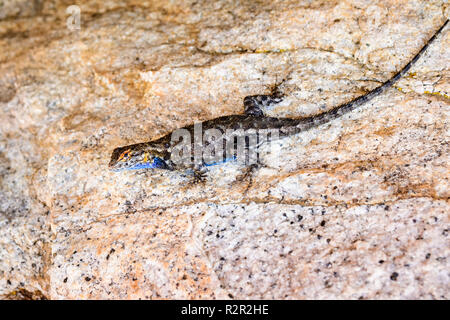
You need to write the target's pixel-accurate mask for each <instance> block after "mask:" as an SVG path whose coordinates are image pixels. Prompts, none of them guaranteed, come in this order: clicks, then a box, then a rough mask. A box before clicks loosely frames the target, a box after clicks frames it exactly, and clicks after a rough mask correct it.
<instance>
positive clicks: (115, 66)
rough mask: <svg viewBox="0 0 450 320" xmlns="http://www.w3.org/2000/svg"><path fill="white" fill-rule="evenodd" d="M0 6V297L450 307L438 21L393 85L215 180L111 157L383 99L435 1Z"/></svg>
mask: <svg viewBox="0 0 450 320" xmlns="http://www.w3.org/2000/svg"><path fill="white" fill-rule="evenodd" d="M70 5H71V3H69V2H67V1H45V2H44V1H32V2H29V1H22V0H16V1H14V0H9V1H2V2H0V47H1V48H2V50H0V109H1V112H0V296H2V297H3V298H49V299H140V298H142V299H174V298H177V299H229V298H231V299H233V298H236V299H246V298H254V299H342V298H349V299H360V298H362V299H382V298H383V299H399V298H404V299H449V285H450V279H449V270H450V268H449V254H450V243H449V237H448V232H449V222H450V221H449V214H448V213H449V209H450V205H449V201H448V199H449V195H450V191H449V190H450V188H449V172H450V170H449V166H448V163H449V154H450V153H449V132H450V131H449V127H448V113H449V101H450V100H449V95H450V93H449V91H450V85H449V77H450V72H449V67H450V54H449V51H448V47H449V42H450V33H449V31H448V30H449V28H448V27H447V28H446V29H445V30H444V31H443V33H442V34H441V35H440V36H439V38H438V39H437V40H436V41H435V42H434V43H433V44H432V45H431V46H430V48H429V49H428V50H427V52H426V54H425V55H423V57H422V58H421V59H420V60H419V61H418V62H417V63H416V64H415V65H414V67H413V68H412V69H411V70H410V72H409V73H408V74H407V75H406V76H405V77H404V78H403V79H401V80H400V81H399V82H398V83H397V84H396V85H395V86H394V88H391V89H389V90H388V91H387V92H385V93H383V94H382V95H380V96H378V97H377V98H375V99H374V100H372V101H370V102H369V103H367V104H365V105H364V106H362V107H361V108H359V109H357V110H355V111H354V112H352V113H350V114H348V115H346V116H344V117H342V118H341V119H337V120H335V121H332V122H331V123H329V124H326V125H323V126H321V127H319V128H316V129H313V130H310V131H308V132H305V133H301V134H298V135H295V136H292V137H290V138H286V139H283V140H280V141H279V142H277V143H275V144H271V145H268V146H265V148H264V149H263V152H262V153H261V161H262V166H261V167H259V168H257V169H256V170H254V171H252V172H250V174H245V173H246V171H245V168H243V167H242V166H241V165H239V164H236V163H232V162H230V163H226V164H224V165H220V166H215V167H211V169H210V172H209V173H208V175H207V177H206V181H205V182H204V183H200V184H192V180H191V177H190V176H189V175H186V174H183V173H179V172H164V171H157V170H156V171H151V170H149V171H143V172H139V171H128V172H118V173H115V172H111V171H109V170H108V169H107V165H108V162H109V157H110V154H111V151H112V150H113V149H114V148H116V147H118V146H122V145H126V144H132V143H138V142H144V141H149V140H151V139H154V138H157V137H159V136H161V135H163V134H166V133H168V132H170V131H172V130H174V129H176V128H179V127H182V126H183V125H187V124H191V123H193V122H195V121H202V120H207V119H212V118H215V117H218V116H222V115H228V114H235V113H241V112H242V111H243V105H242V100H243V98H244V97H245V96H247V95H252V94H263V93H268V92H270V90H271V88H273V87H274V86H275V85H276V84H277V83H281V85H280V89H281V90H282V91H283V92H284V93H285V94H286V99H285V100H284V101H283V102H282V103H280V104H278V105H276V106H274V107H273V108H270V109H267V110H264V112H265V113H266V114H267V115H270V116H284V117H304V116H309V115H313V114H317V113H320V112H323V111H325V110H328V109H330V108H332V107H334V106H336V105H339V104H341V103H344V102H346V101H349V100H351V99H353V98H355V97H358V96H360V95H362V94H364V93H366V92H368V91H369V90H371V89H373V88H375V87H377V86H379V85H380V84H381V83H382V82H383V81H386V80H387V79H389V78H390V77H392V76H393V75H394V74H395V72H396V71H398V70H399V69H400V68H401V67H402V66H404V65H405V64H406V63H408V62H409V61H410V59H411V58H412V57H413V56H414V55H415V54H416V53H417V51H418V50H420V48H421V47H422V46H423V45H424V43H425V42H426V41H427V40H428V39H429V38H430V37H431V36H432V35H433V34H434V32H435V31H436V30H437V29H438V28H439V27H440V25H442V23H443V22H444V21H445V19H446V17H448V10H449V9H448V4H447V3H446V1H427V2H424V1H418V0H417V1H416V0H408V1H407V0H383V1H378V2H377V3H376V4H374V3H373V1H365V0H353V1H350V0H342V1H325V0H323V1H322V0H317V1H258V2H253V1H232V0H230V1H218V2H212V1H187V0H186V1H182V0H179V1H170V2H167V1H157V0H155V1H134V0H129V1H105V2H104V1H94V0H92V1H79V2H78V6H79V7H78V8H79V12H80V18H81V19H80V23H81V24H80V28H79V29H76V28H75V29H74V28H70V27H68V24H67V19H68V18H70V15H71V14H73V13H68V12H67V11H66V10H67V8H68V7H69V6H70Z"/></svg>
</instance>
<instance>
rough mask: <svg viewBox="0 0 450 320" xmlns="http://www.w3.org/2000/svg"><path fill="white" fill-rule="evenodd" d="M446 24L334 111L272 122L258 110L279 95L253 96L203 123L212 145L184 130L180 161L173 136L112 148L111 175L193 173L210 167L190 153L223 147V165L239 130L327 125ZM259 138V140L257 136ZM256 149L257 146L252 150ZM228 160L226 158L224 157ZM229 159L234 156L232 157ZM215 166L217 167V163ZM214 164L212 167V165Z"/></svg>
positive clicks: (281, 131)
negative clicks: (213, 134) (186, 138)
mask: <svg viewBox="0 0 450 320" xmlns="http://www.w3.org/2000/svg"><path fill="white" fill-rule="evenodd" d="M447 23H448V20H446V21H445V23H444V24H443V25H442V26H441V27H440V28H439V30H438V31H437V32H436V33H435V34H434V35H433V36H432V37H431V38H430V39H429V40H428V42H427V43H426V44H425V45H424V46H423V48H422V49H421V50H420V51H419V52H418V53H417V54H416V56H415V57H414V58H413V59H412V60H411V61H410V62H409V63H408V64H407V65H406V66H404V67H403V68H402V69H401V70H400V71H399V72H397V74H395V75H394V76H393V77H392V78H391V79H389V80H387V81H386V82H384V83H383V84H382V85H381V86H379V87H377V88H375V89H374V90H372V91H370V92H369V93H367V94H365V95H363V96H360V97H358V98H356V99H354V100H352V101H350V102H348V103H345V104H343V105H340V106H338V107H335V108H333V109H331V110H329V111H326V112H324V113H321V114H318V115H314V116H311V117H306V118H302V119H291V118H273V117H265V116H264V115H263V112H262V109H263V108H264V107H267V106H270V105H272V104H275V103H279V102H280V101H282V99H283V97H282V95H281V94H279V93H274V94H271V95H256V96H247V97H245V99H244V107H245V109H244V111H245V113H244V114H243V115H230V116H223V117H219V118H216V119H212V120H207V121H204V122H202V123H201V127H202V131H203V132H205V131H207V130H208V129H219V130H220V133H221V135H220V137H219V139H216V140H215V142H214V143H213V144H211V143H202V142H200V143H199V142H196V141H195V140H194V139H193V137H194V125H190V126H187V127H185V128H182V129H185V130H187V131H186V132H189V134H190V136H191V138H192V141H191V153H189V154H188V156H187V158H186V159H185V160H184V161H177V162H175V161H173V160H174V159H173V158H174V157H173V152H174V150H175V148H177V147H179V143H181V142H179V141H178V140H175V141H171V140H172V134H173V132H171V133H169V134H167V135H165V136H163V137H162V138H159V139H157V140H153V141H150V142H145V143H138V144H133V145H128V146H124V147H120V148H116V149H115V150H114V151H113V153H112V156H111V161H110V163H109V167H110V169H111V170H113V171H122V170H133V169H145V168H157V169H166V170H186V169H193V170H194V171H199V170H201V169H202V168H204V167H205V166H208V165H211V163H210V164H208V163H205V162H204V161H203V160H201V158H200V161H198V162H197V163H196V162H195V161H192V160H194V150H200V152H202V151H203V150H204V148H207V147H208V146H209V147H211V146H217V145H221V146H223V147H224V148H223V155H222V154H220V156H221V158H222V159H224V160H222V161H219V162H225V161H227V160H229V159H230V158H229V154H225V152H226V150H225V146H226V143H227V142H230V141H234V139H235V136H236V132H239V131H236V130H238V129H243V130H244V131H247V130H249V129H253V130H256V131H258V130H277V131H278V137H279V138H283V137H286V136H290V135H293V134H297V133H299V132H303V131H306V130H309V129H311V128H314V127H318V126H320V125H322V124H325V123H327V122H330V121H332V120H334V119H337V118H339V117H341V116H343V115H344V114H346V113H349V112H351V111H352V110H354V109H355V108H357V107H359V106H361V105H362V104H364V103H366V102H367V101H369V100H371V99H372V98H374V97H375V96H377V95H379V94H381V93H383V92H384V91H386V90H387V89H388V88H390V87H392V85H393V84H394V83H395V82H397V81H398V80H399V79H400V78H401V77H402V76H403V75H404V74H405V73H406V72H408V70H409V69H410V68H411V66H412V65H413V64H414V63H415V62H416V61H417V60H418V59H419V58H420V57H421V56H422V54H423V53H424V52H425V50H426V49H427V48H428V46H429V45H430V44H431V43H432V42H433V41H434V39H435V38H436V37H437V36H438V35H439V34H440V32H441V31H442V30H443V29H444V27H445V26H446V25H447ZM247 132H248V131H247ZM238 135H241V136H242V135H245V134H244V133H239V134H238ZM258 137H259V136H258ZM249 146H250V144H249V143H248V142H247V143H246V145H245V147H246V150H248V149H249ZM253 147H257V146H253ZM227 156H228V157H227ZM232 156H233V157H232V158H233V159H234V158H235V156H236V153H234V154H233V155H232ZM197 159H198V158H197ZM219 162H217V163H219ZM212 164H216V163H212Z"/></svg>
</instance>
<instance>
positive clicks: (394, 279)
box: [391, 272, 398, 281]
mask: <svg viewBox="0 0 450 320" xmlns="http://www.w3.org/2000/svg"><path fill="white" fill-rule="evenodd" d="M397 278H398V273H397V272H392V274H391V280H392V281H397Z"/></svg>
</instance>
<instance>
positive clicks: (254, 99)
mask: <svg viewBox="0 0 450 320" xmlns="http://www.w3.org/2000/svg"><path fill="white" fill-rule="evenodd" d="M282 100H283V97H282V96H281V95H280V94H278V93H276V94H272V95H265V94H263V95H255V96H247V97H245V98H244V113H245V114H246V115H249V116H254V117H264V112H263V109H265V108H267V107H269V106H271V105H273V104H277V103H279V102H281V101H282Z"/></svg>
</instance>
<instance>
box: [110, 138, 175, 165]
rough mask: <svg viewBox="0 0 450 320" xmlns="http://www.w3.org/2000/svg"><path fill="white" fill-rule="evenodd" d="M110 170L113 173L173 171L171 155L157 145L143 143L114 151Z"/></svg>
mask: <svg viewBox="0 0 450 320" xmlns="http://www.w3.org/2000/svg"><path fill="white" fill-rule="evenodd" d="M109 168H110V169H111V170H112V171H122V170H136V169H166V170H172V169H173V168H172V163H171V161H170V153H169V152H168V151H165V149H164V148H163V147H162V146H160V145H159V144H156V143H155V144H152V143H141V144H135V145H130V146H125V147H120V148H116V149H114V151H113V152H112V155H111V161H110V162H109Z"/></svg>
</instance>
